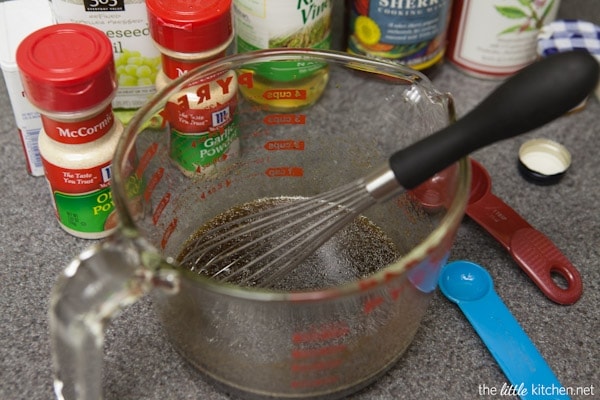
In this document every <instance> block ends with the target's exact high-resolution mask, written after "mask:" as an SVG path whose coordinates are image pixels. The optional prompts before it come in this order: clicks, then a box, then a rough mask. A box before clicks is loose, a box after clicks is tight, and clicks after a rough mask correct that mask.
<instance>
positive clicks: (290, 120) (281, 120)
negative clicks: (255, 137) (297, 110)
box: [263, 114, 306, 125]
mask: <svg viewBox="0 0 600 400" xmlns="http://www.w3.org/2000/svg"><path fill="white" fill-rule="evenodd" d="M263 122H264V123H265V124H267V125H304V124H306V115H304V114H269V115H267V116H266V117H265V118H263Z"/></svg>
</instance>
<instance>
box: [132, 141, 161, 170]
mask: <svg viewBox="0 0 600 400" xmlns="http://www.w3.org/2000/svg"><path fill="white" fill-rule="evenodd" d="M157 151H158V143H156V142H154V143H152V144H151V145H150V147H148V148H147V149H146V151H145V152H144V154H143V155H142V158H141V159H140V163H139V164H138V166H137V168H136V170H135V173H136V175H137V176H142V174H143V173H144V171H146V168H148V164H150V161H151V160H152V159H153V158H154V156H155V155H156V152H157Z"/></svg>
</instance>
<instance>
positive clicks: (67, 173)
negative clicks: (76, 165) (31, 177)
mask: <svg viewBox="0 0 600 400" xmlns="http://www.w3.org/2000/svg"><path fill="white" fill-rule="evenodd" d="M42 162H43V163H44V170H45V171H46V179H48V183H49V184H50V187H51V188H52V191H59V192H62V193H71V194H76V193H88V192H92V191H94V190H99V189H104V188H107V187H109V186H110V176H111V171H110V166H111V164H110V161H109V162H107V163H105V164H101V165H98V166H96V167H94V168H88V169H68V168H62V167H59V166H56V165H54V164H51V163H49V162H48V161H47V160H46V159H45V158H43V157H42Z"/></svg>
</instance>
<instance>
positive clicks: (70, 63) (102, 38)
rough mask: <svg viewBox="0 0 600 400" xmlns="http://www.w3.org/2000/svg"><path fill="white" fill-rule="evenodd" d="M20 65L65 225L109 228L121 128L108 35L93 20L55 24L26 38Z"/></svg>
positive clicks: (89, 230)
mask: <svg viewBox="0 0 600 400" xmlns="http://www.w3.org/2000/svg"><path fill="white" fill-rule="evenodd" d="M17 65H18V67H19V72H20V75H21V80H22V82H23V88H24V91H25V95H26V97H27V99H28V100H29V102H30V103H31V104H32V105H33V106H34V107H35V108H36V109H37V110H38V111H39V113H40V115H41V119H42V129H41V131H40V134H39V139H38V141H39V150H40V155H41V158H42V164H43V166H44V172H45V176H46V179H47V181H48V184H49V187H50V191H51V193H52V200H53V204H54V208H55V213H56V217H57V219H58V221H59V223H60V226H61V227H62V228H63V229H64V230H65V231H67V232H68V233H70V234H72V235H74V236H78V237H81V238H85V239H97V238H102V237H105V236H108V235H109V234H110V233H111V232H112V231H113V230H114V229H115V228H116V226H117V222H118V220H117V214H116V210H115V207H114V204H113V201H112V194H111V190H110V182H111V161H112V156H113V153H114V151H115V149H116V146H117V141H118V140H119V137H120V135H121V133H122V131H123V126H122V125H121V123H120V121H119V120H117V119H116V118H115V116H114V114H113V111H112V105H111V101H112V99H113V97H114V95H115V93H116V90H117V81H116V72H115V65H114V61H113V52H112V46H111V43H110V40H109V39H108V38H107V37H106V35H104V33H102V31H100V30H98V29H96V28H94V27H91V26H87V25H83V24H58V25H52V26H49V27H46V28H42V29H40V30H37V31H35V32H33V33H32V34H30V35H29V36H27V37H26V38H25V39H24V40H23V41H22V42H21V44H20V45H19V48H18V49H17Z"/></svg>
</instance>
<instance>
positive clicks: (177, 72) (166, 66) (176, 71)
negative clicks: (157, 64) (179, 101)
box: [162, 51, 225, 79]
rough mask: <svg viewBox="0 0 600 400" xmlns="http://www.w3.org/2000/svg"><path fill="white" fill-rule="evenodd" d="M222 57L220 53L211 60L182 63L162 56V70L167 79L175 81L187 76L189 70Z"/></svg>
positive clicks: (223, 52) (222, 54)
mask: <svg viewBox="0 0 600 400" xmlns="http://www.w3.org/2000/svg"><path fill="white" fill-rule="evenodd" d="M223 56H225V51H222V52H221V53H219V54H217V55H215V56H214V57H213V58H211V59H209V60H203V61H184V60H178V59H176V58H172V57H168V56H165V55H164V54H163V56H162V70H163V72H164V73H165V75H166V76H167V77H168V78H169V79H177V78H179V77H180V76H182V75H184V74H187V73H188V72H189V71H190V70H192V69H194V68H196V67H199V66H201V65H204V64H206V63H207V62H209V61H212V60H213V59H216V58H220V57H223Z"/></svg>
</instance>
